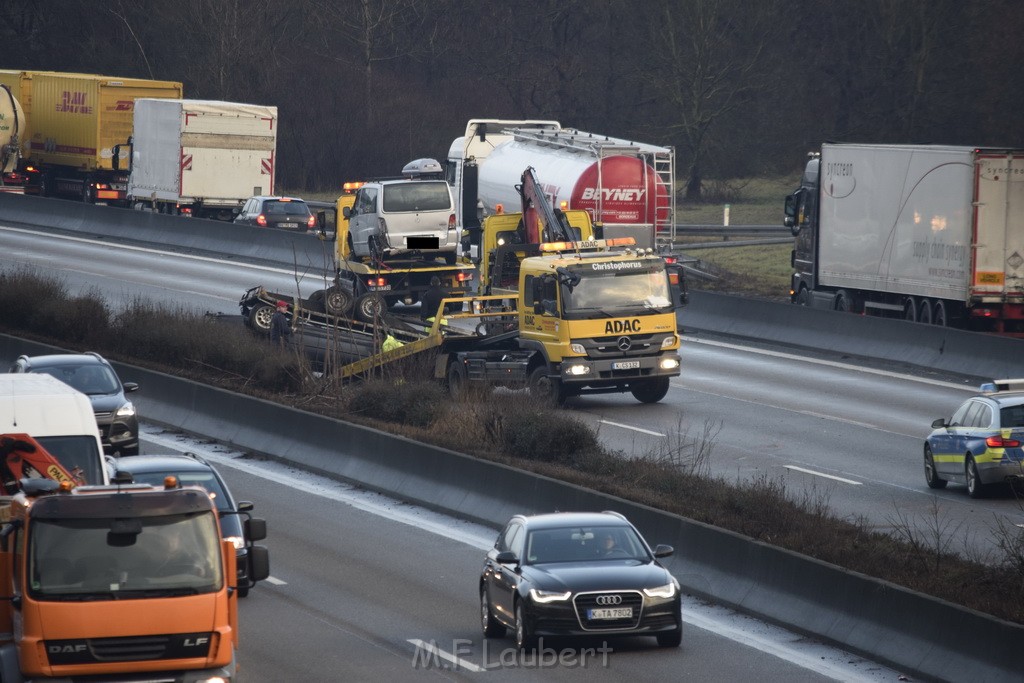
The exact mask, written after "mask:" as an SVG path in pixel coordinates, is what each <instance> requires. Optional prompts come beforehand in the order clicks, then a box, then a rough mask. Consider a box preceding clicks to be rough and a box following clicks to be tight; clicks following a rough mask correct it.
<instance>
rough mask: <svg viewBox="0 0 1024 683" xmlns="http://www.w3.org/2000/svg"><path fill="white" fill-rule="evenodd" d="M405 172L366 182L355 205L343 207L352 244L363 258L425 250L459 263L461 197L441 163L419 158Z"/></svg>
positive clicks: (408, 165)
mask: <svg viewBox="0 0 1024 683" xmlns="http://www.w3.org/2000/svg"><path fill="white" fill-rule="evenodd" d="M403 176H404V178H403V179H395V180H380V181H375V182H368V183H364V184H363V186H362V187H360V188H359V190H358V191H357V192H356V196H355V202H354V203H353V205H352V206H351V207H345V208H344V209H343V211H342V214H343V215H344V217H345V218H347V219H348V239H349V250H350V251H351V252H352V253H354V254H355V255H356V256H357V257H359V258H363V259H365V258H375V259H380V260H386V259H389V258H394V257H406V256H410V255H412V254H422V255H425V256H427V257H429V258H436V257H438V256H443V257H444V259H445V261H447V262H448V263H450V264H453V263H455V261H456V259H457V256H458V248H459V231H458V229H457V228H456V225H455V202H454V201H453V200H452V192H451V188H450V187H449V186H448V183H447V182H446V181H445V180H443V179H442V177H441V176H442V168H441V164H440V163H438V162H437V161H435V160H433V159H417V160H416V161H413V162H410V163H408V164H406V166H405V168H404V169H403Z"/></svg>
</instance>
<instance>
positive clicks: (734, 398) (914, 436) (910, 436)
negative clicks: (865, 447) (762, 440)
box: [686, 386, 921, 453]
mask: <svg viewBox="0 0 1024 683" xmlns="http://www.w3.org/2000/svg"><path fill="white" fill-rule="evenodd" d="M686 390H687V391H690V392H693V393H695V394H707V395H708V396H717V397H718V398H724V399H727V400H730V401H740V402H742V403H752V404H753V405H755V406H761V407H767V408H772V409H774V410H784V411H786V412H787V413H796V414H798V415H813V416H814V417H821V418H825V419H827V420H835V421H836V422H850V420H847V419H844V418H841V417H835V416H832V415H822V414H820V413H808V412H807V411H806V410H797V409H796V408H787V407H786V406H765V404H764V403H761V402H760V401H752V400H750V399H749V398H739V397H738V396H727V395H726V394H718V393H715V392H714V391H702V390H701V389H694V388H693V387H690V386H688V387H686ZM853 424H855V425H858V426H860V427H865V428H868V429H874V430H875V431H877V432H883V433H885V434H895V435H896V436H905V437H907V438H908V439H917V438H920V436H921V435H920V434H904V433H903V432H894V431H892V430H891V429H883V428H882V427H879V426H878V425H872V424H867V423H864V422H853ZM750 452H751V453H754V452H755V451H750Z"/></svg>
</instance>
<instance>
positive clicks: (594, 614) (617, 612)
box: [587, 607, 633, 619]
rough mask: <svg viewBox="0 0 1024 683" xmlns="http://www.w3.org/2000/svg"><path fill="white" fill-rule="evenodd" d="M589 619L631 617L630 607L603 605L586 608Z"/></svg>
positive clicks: (631, 609)
mask: <svg viewBox="0 0 1024 683" xmlns="http://www.w3.org/2000/svg"><path fill="white" fill-rule="evenodd" d="M587 617H588V618H590V619H632V618H633V608H632V607H605V608H604V609H588V610H587Z"/></svg>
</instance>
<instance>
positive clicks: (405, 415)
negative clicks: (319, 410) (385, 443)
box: [346, 379, 445, 427]
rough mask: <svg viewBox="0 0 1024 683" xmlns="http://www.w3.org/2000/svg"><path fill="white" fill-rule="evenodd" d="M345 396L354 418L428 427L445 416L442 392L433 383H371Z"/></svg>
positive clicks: (362, 385) (355, 388)
mask: <svg viewBox="0 0 1024 683" xmlns="http://www.w3.org/2000/svg"><path fill="white" fill-rule="evenodd" d="M346 394H347V395H346V400H347V405H348V409H349V410H350V411H351V412H352V413H353V414H355V415H360V416H363V417H368V418H372V419H375V420H383V421H385V422H394V423H397V424H404V425H410V426H413V427H428V426H429V425H431V424H433V423H434V421H435V420H437V418H438V417H439V416H440V415H442V414H443V412H444V411H443V409H442V406H443V405H444V401H445V396H444V388H443V387H441V386H440V385H438V384H437V383H436V382H424V381H418V382H406V381H395V380H391V379H370V380H367V381H364V382H360V383H359V384H356V385H354V386H352V387H351V388H350V389H349V390H348V391H347V392H346Z"/></svg>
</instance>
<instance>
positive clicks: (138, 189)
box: [128, 98, 277, 220]
mask: <svg viewBox="0 0 1024 683" xmlns="http://www.w3.org/2000/svg"><path fill="white" fill-rule="evenodd" d="M133 130H134V132H133V136H132V140H131V147H132V152H131V174H130V176H129V181H128V195H129V202H130V204H131V205H132V206H133V207H135V208H138V209H145V210H152V211H158V212H160V213H170V214H184V215H191V216H194V217H197V218H215V219H218V220H232V219H233V218H234V214H235V209H237V208H239V207H241V206H242V203H243V202H245V200H247V199H248V198H249V197H253V196H258V195H272V194H273V193H274V174H275V167H274V164H275V162H276V159H275V155H276V153H277V107H272V106H263V105H257V104H242V103H239V102H218V101H210V100H170V99H148V98H143V99H138V100H136V101H135V116H134V124H133Z"/></svg>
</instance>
